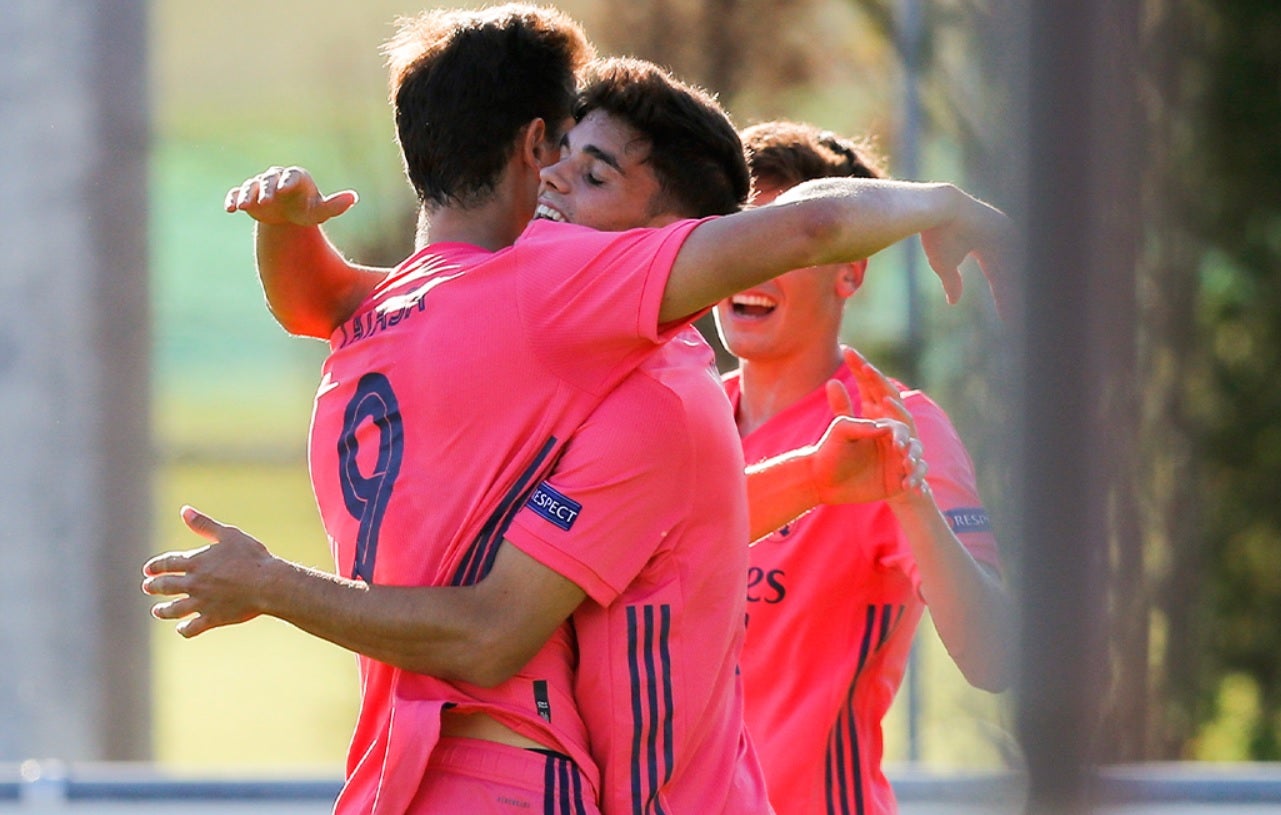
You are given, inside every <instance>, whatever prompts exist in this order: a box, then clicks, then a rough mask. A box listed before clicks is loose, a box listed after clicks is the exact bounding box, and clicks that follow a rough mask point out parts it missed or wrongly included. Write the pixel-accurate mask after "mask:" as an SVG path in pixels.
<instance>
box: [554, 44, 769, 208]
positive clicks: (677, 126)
mask: <svg viewBox="0 0 1281 815" xmlns="http://www.w3.org/2000/svg"><path fill="white" fill-rule="evenodd" d="M595 110H600V111H603V112H604V113H607V114H609V115H610V116H612V117H615V118H617V119H619V120H620V121H622V122H625V123H626V124H627V125H629V126H630V127H631V128H632V129H634V130H636V131H637V132H638V133H640V134H641V136H643V137H644V138H645V139H646V140H647V141H648V142H649V146H650V149H649V157H648V158H647V159H646V161H647V162H648V163H649V164H650V166H651V167H652V168H653V170H654V176H655V177H656V178H657V179H658V183H659V187H660V190H661V193H660V196H661V198H660V199H659V200H658V202H657V203H658V204H659V205H660V206H662V207H664V208H665V209H666V211H671V212H677V213H679V214H681V215H683V216H685V217H693V218H703V217H706V216H708V215H727V214H729V213H731V212H736V211H738V210H739V209H741V208H742V206H743V204H745V203H746V202H747V196H748V194H749V193H750V192H751V180H750V178H749V176H748V172H747V160H746V157H745V156H744V154H743V143H742V141H741V140H740V139H739V137H738V131H736V130H735V129H734V123H733V122H731V121H730V118H729V114H727V113H726V112H725V110H724V109H723V108H722V107H721V106H720V104H719V103H718V102H717V101H716V98H715V97H714V96H712V95H711V94H710V93H708V92H707V91H704V90H703V89H701V88H697V87H694V86H692V85H688V84H686V83H684V82H681V81H680V80H679V79H676V78H675V77H674V76H672V75H671V74H669V73H668V72H667V71H665V70H663V69H662V68H660V67H658V66H657V65H655V64H653V63H652V62H646V61H644V60H639V59H629V58H613V59H605V60H601V61H600V62H598V63H596V64H595V65H593V66H592V69H591V71H590V73H589V79H588V82H587V85H586V87H585V88H584V89H583V93H582V95H581V96H580V97H579V99H578V104H577V105H576V106H575V108H574V119H575V120H576V121H582V119H583V117H584V116H586V115H587V114H589V113H591V112H592V111H595Z"/></svg>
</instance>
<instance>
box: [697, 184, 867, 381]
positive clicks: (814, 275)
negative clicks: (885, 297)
mask: <svg viewBox="0 0 1281 815" xmlns="http://www.w3.org/2000/svg"><path fill="white" fill-rule="evenodd" d="M785 190H786V187H782V186H770V185H765V184H761V185H759V186H758V189H757V192H756V196H755V198H754V199H753V201H752V203H753V204H754V205H757V206H763V205H765V204H768V203H770V202H771V201H773V200H774V199H775V198H776V197H778V195H780V194H781V193H783V192H784V191H785ZM864 266H865V262H864V263H857V264H850V263H838V264H831V265H827V266H811V267H808V268H804V269H793V270H792V271H790V272H787V273H785V274H782V275H779V276H778V277H776V278H774V279H773V280H770V281H767V282H766V283H763V284H761V285H759V286H754V287H753V288H750V289H748V290H747V291H743V292H740V293H738V294H736V295H734V296H733V297H730V298H728V299H726V300H722V301H721V302H720V303H718V304H717V305H716V309H715V313H716V328H717V331H718V333H719V334H720V337H721V341H722V342H723V343H724V344H725V347H726V348H727V349H729V351H730V353H732V354H733V355H734V356H736V357H738V358H739V359H743V360H748V361H765V360H776V361H781V360H786V359H789V358H792V357H795V356H803V355H809V354H812V353H813V352H814V350H815V349H826V350H830V349H832V348H834V347H835V345H836V342H837V337H838V335H839V332H840V328H841V317H842V314H843V312H844V308H845V300H846V299H847V298H849V297H850V295H852V294H853V293H854V292H855V291H856V290H857V289H858V287H859V284H860V283H861V282H862V279H863V275H862V273H863V268H864Z"/></svg>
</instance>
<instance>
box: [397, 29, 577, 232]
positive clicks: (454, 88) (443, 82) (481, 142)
mask: <svg viewBox="0 0 1281 815" xmlns="http://www.w3.org/2000/svg"><path fill="white" fill-rule="evenodd" d="M383 53H384V54H385V55H386V57H387V63H388V69H389V73H390V84H391V99H392V104H393V106H394V109H395V113H396V132H397V137H398V139H399V141H400V149H401V154H402V157H403V159H404V165H405V174H406V175H407V176H408V177H409V182H410V183H411V184H412V185H413V187H414V190H415V191H416V192H417V194H418V199H419V201H420V202H421V203H422V204H423V205H424V206H428V207H437V206H444V205H455V206H462V207H474V206H476V205H479V204H481V203H484V202H485V201H486V200H487V199H488V198H489V197H490V196H491V195H492V194H493V192H494V189H495V187H496V185H497V183H498V181H499V178H500V177H501V175H502V171H503V169H504V167H505V166H506V163H507V161H508V160H509V159H510V158H511V156H512V153H513V151H514V150H515V149H516V146H517V137H518V136H519V134H520V133H521V132H522V131H523V129H524V128H525V126H526V125H528V124H529V123H530V122H531V121H533V120H534V119H542V120H543V121H544V122H545V123H546V124H547V127H548V130H549V134H548V135H549V138H550V139H554V140H559V137H560V131H559V129H560V127H561V126H562V124H563V123H564V122H566V121H567V120H568V119H569V117H570V116H571V114H572V113H573V105H574V100H575V98H576V94H577V90H578V79H579V73H580V71H581V70H582V69H583V68H584V67H585V66H586V64H587V63H588V62H589V61H590V60H591V59H592V58H593V57H594V56H595V54H594V52H593V50H592V46H591V45H590V43H588V41H587V38H586V36H585V35H584V34H583V31H582V29H581V28H580V27H579V25H578V23H576V22H574V21H573V20H572V19H570V18H569V17H568V16H566V15H565V14H563V13H561V12H559V11H556V10H554V9H546V8H540V7H538V6H531V5H524V4H518V3H513V4H508V5H502V6H495V7H492V8H487V9H481V10H445V9H435V10H431V11H425V12H423V13H421V14H419V15H417V16H414V17H406V18H401V19H400V20H398V21H397V27H396V33H395V35H394V36H393V37H392V38H391V39H390V40H389V41H388V42H387V43H386V45H384V46H383ZM553 143H555V142H554V141H553Z"/></svg>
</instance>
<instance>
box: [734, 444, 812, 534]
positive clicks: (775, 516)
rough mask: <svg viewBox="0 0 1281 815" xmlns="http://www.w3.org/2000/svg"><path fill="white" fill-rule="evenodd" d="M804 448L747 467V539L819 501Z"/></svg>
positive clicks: (764, 532) (781, 522)
mask: <svg viewBox="0 0 1281 815" xmlns="http://www.w3.org/2000/svg"><path fill="white" fill-rule="evenodd" d="M805 452H807V451H805V450H798V451H793V453H790V454H784V455H782V456H779V457H777V458H774V459H770V460H769V461H766V462H762V463H761V464H756V465H753V466H751V467H748V468H747V504H748V531H749V533H750V537H749V540H752V541H756V540H760V539H761V538H763V537H765V536H766V535H768V534H770V533H771V532H773V531H774V530H776V529H779V528H780V527H782V526H784V525H785V524H787V523H789V522H790V521H792V520H793V519H795V518H797V517H798V516H800V515H803V514H804V513H806V512H809V511H810V510H811V509H813V508H814V507H815V506H817V505H818V503H819V497H818V493H817V491H816V489H815V486H814V481H813V478H812V477H811V471H810V465H809V462H808V461H807V459H806V457H805V455H804V454H805Z"/></svg>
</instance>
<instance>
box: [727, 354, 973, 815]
mask: <svg viewBox="0 0 1281 815" xmlns="http://www.w3.org/2000/svg"><path fill="white" fill-rule="evenodd" d="M840 378H842V379H843V380H844V382H845V384H846V387H847V388H848V390H849V392H850V394H851V395H852V396H853V397H854V399H855V405H856V407H855V409H856V411H857V409H858V408H857V401H858V388H857V386H856V385H855V383H854V380H853V377H852V375H851V374H850V373H849V371H848V370H846V369H845V368H844V367H842V368H841V372H840ZM725 387H726V390H727V391H728V393H729V396H730V401H731V402H732V403H734V405H735V406H737V404H738V397H739V381H738V378H737V374H734V375H730V376H728V377H726V381H725ZM904 402H905V404H906V405H907V408H908V410H909V411H911V413H912V416H913V417H914V418H915V420H916V425H917V430H918V432H919V434H920V438H921V442H922V444H923V446H924V449H925V459H926V461H927V462H928V463H929V474H928V476H927V480H928V481H929V483H930V487H931V489H932V490H933V492H934V496H935V498H936V500H937V502H938V505H939V508H940V509H941V510H942V511H943V513H944V515H945V516H946V517H947V519H948V521H949V522H950V524H951V526H952V530H953V531H954V532H956V533H957V537H958V538H959V539H960V540H961V541H962V543H964V544H965V546H966V548H967V549H968V550H969V551H970V552H971V554H973V555H974V557H975V558H976V559H977V560H979V561H981V562H983V563H987V564H991V565H993V566H996V565H997V551H996V541H995V539H994V538H993V536H992V533H991V530H990V528H989V525H988V520H987V513H986V512H985V511H984V510H983V505H982V503H981V502H980V500H979V497H978V492H977V489H976V486H975V481H974V467H973V464H972V463H971V462H970V458H969V455H968V454H967V453H966V451H965V448H964V446H963V445H962V444H961V441H960V439H959V438H958V437H957V435H956V431H955V430H954V429H953V428H952V425H951V423H950V422H949V421H948V419H947V416H946V415H945V414H944V413H943V411H942V409H940V408H939V407H938V405H936V404H935V403H934V402H933V401H931V400H930V399H929V398H928V397H927V396H925V394H923V393H921V392H920V391H911V392H909V393H908V394H907V395H906V396H905V398H904ZM831 418H832V414H831V410H830V408H829V407H828V404H827V398H826V394H825V392H824V389H823V388H819V389H817V390H816V391H814V392H812V393H810V394H809V395H808V396H806V397H805V398H804V399H802V400H801V401H799V402H798V403H796V404H794V405H792V406H790V407H789V408H787V409H786V410H784V411H782V412H781V413H779V414H778V415H776V416H774V417H773V418H772V419H770V420H769V421H768V422H766V423H765V424H764V425H762V426H761V427H760V428H758V429H757V430H756V431H755V432H753V433H751V434H750V435H749V436H747V438H745V439H743V449H744V456H745V458H746V460H747V461H748V462H749V463H755V462H759V461H761V460H763V459H766V458H769V457H771V456H774V455H777V454H779V453H782V452H785V451H787V450H791V449H795V448H797V447H800V446H803V445H807V444H813V443H814V442H816V441H817V440H818V439H819V438H820V437H821V436H822V434H823V431H824V430H825V429H826V428H827V425H828V423H829V422H830V421H831ZM750 557H751V568H750V570H749V572H748V575H749V576H748V589H747V599H748V609H749V612H748V613H749V621H748V626H747V640H746V644H745V646H744V649H743V657H742V665H743V678H744V685H745V687H746V694H747V695H746V700H747V702H746V715H747V723H748V726H749V727H750V728H751V731H752V734H753V737H754V739H755V741H756V744H757V747H758V749H759V752H760V756H761V764H762V765H763V766H764V767H765V775H766V778H767V780H768V782H769V790H770V800H771V801H772V802H773V804H774V808H775V809H776V810H777V811H778V813H779V815H810V814H811V813H816V812H818V813H821V812H848V813H851V814H852V815H865V814H867V815H871V813H892V812H895V811H896V805H895V802H894V793H893V791H892V790H891V789H890V785H889V782H888V781H887V780H886V778H885V776H884V774H883V773H882V770H881V758H882V750H883V747H882V736H881V721H882V719H883V718H884V717H885V713H886V711H887V710H888V709H889V707H890V703H891V701H892V700H893V698H894V694H895V692H896V691H897V690H898V686H899V683H900V681H901V680H902V678H903V670H904V668H905V666H906V663H907V657H908V651H909V649H910V646H911V642H912V636H913V633H914V632H915V630H916V625H917V622H918V621H919V620H920V618H921V613H922V611H923V610H924V603H923V602H922V600H921V597H920V593H919V588H920V578H919V576H918V574H917V569H916V563H915V561H914V560H913V558H912V554H911V550H910V549H909V548H908V544H907V541H906V540H905V539H904V537H903V535H902V534H901V532H900V530H899V526H898V522H897V521H896V520H895V518H894V515H893V513H892V512H891V510H890V508H889V507H888V506H887V505H886V504H885V503H883V502H879V503H874V504H846V505H839V506H820V507H818V508H816V509H814V510H812V511H810V512H808V513H806V514H805V515H803V516H801V517H800V518H798V519H796V520H795V521H793V522H792V523H790V524H788V525H787V526H785V527H783V528H782V529H780V530H779V531H777V532H775V533H773V534H772V535H770V536H769V537H767V538H764V539H763V540H761V541H760V542H758V543H757V544H756V545H755V546H753V547H752V549H751V555H750Z"/></svg>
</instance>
